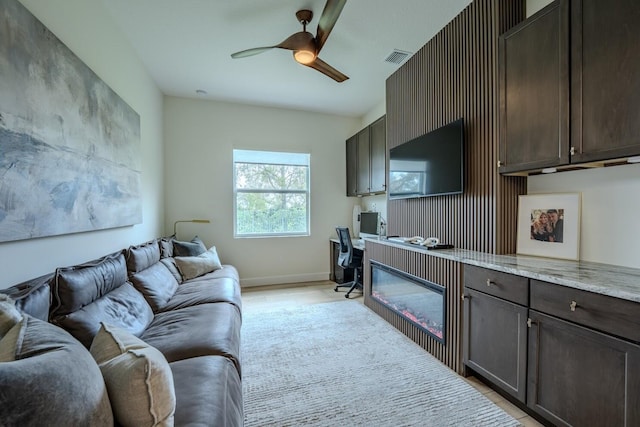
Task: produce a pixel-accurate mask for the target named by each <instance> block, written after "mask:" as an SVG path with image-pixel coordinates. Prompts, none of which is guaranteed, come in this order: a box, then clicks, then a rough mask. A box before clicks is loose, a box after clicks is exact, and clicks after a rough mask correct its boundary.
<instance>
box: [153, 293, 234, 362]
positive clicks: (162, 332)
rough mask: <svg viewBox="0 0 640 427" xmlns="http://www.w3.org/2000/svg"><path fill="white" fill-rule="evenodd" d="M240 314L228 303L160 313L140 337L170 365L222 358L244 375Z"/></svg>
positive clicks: (202, 305)
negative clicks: (185, 361)
mask: <svg viewBox="0 0 640 427" xmlns="http://www.w3.org/2000/svg"><path fill="white" fill-rule="evenodd" d="M240 325H241V319H240V313H239V312H238V309H237V308H236V307H235V306H233V305H231V304H227V303H224V302H219V303H215V304H201V305H196V306H192V307H186V308H181V309H179V310H174V311H168V312H166V313H158V314H156V316H155V318H154V319H153V322H151V324H150V325H149V327H148V328H147V329H146V330H145V331H144V333H143V334H142V335H141V336H140V339H142V340H143V341H144V342H146V343H148V344H149V345H152V346H153V347H155V348H157V349H158V350H160V351H161V352H162V354H163V355H164V357H166V358H167V360H168V361H169V362H174V361H176V360H182V359H188V358H190V357H198V356H215V355H222V356H225V357H228V358H229V359H231V360H232V361H233V362H234V364H235V365H236V368H237V369H238V372H240V363H239V360H240Z"/></svg>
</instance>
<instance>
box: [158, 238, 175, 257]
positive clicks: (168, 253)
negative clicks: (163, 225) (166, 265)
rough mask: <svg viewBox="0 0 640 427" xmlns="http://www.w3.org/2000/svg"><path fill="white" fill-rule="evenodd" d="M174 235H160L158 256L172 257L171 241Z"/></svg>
mask: <svg viewBox="0 0 640 427" xmlns="http://www.w3.org/2000/svg"><path fill="white" fill-rule="evenodd" d="M175 238H176V236H175V235H174V236H169V237H162V238H161V239H160V241H159V243H160V258H172V257H173V241H174V239H175Z"/></svg>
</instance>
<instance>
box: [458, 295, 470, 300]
mask: <svg viewBox="0 0 640 427" xmlns="http://www.w3.org/2000/svg"><path fill="white" fill-rule="evenodd" d="M460 298H462V301H464V300H465V299H467V298H471V297H470V296H469V295H465V294H462V296H461V297H460Z"/></svg>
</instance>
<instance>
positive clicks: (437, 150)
mask: <svg viewBox="0 0 640 427" xmlns="http://www.w3.org/2000/svg"><path fill="white" fill-rule="evenodd" d="M463 190H464V120H463V119H458V120H456V121H454V122H451V123H449V124H447V125H445V126H442V127H440V128H438V129H435V130H433V131H431V132H429V133H426V134H424V135H421V136H419V137H417V138H414V139H412V140H410V141H407V142H405V143H402V144H400V145H398V146H397V147H394V148H392V149H391V150H389V199H408V198H412V197H428V196H440V195H444V194H460V193H462V192H463Z"/></svg>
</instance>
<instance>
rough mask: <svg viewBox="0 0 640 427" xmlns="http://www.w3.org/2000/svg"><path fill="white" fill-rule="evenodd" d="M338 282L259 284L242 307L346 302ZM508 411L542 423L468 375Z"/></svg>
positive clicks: (357, 299)
mask: <svg viewBox="0 0 640 427" xmlns="http://www.w3.org/2000/svg"><path fill="white" fill-rule="evenodd" d="M335 285H336V284H335V283H333V282H330V281H324V282H310V283H303V284H295V285H273V286H256V287H248V288H243V289H242V306H243V311H245V312H254V313H255V312H260V311H271V310H274V309H278V308H287V307H297V306H300V305H305V304H321V303H325V302H332V301H344V300H345V298H344V294H345V292H346V291H347V289H346V288H341V289H340V291H339V292H334V290H333V288H334V287H335ZM361 295H362V294H361V293H358V292H353V293H352V294H351V299H350V300H351V301H353V302H354V304H357V303H360V304H363V303H364V298H363V297H362V296H361ZM464 380H465V381H467V382H468V383H469V384H471V385H472V386H474V387H475V388H476V389H478V390H479V391H480V392H481V393H482V394H484V395H485V396H486V397H487V398H489V399H490V400H491V401H492V402H494V403H495V404H496V405H498V406H500V407H501V408H502V409H504V410H505V412H507V413H509V414H510V415H511V416H512V417H514V418H516V419H517V420H518V421H520V423H522V425H524V426H525V427H533V426H542V424H540V423H538V422H537V421H536V420H535V419H533V418H531V417H530V416H528V415H527V414H526V413H525V412H524V411H522V410H521V409H520V408H518V407H516V406H515V405H513V404H511V402H509V401H508V400H506V399H505V398H504V397H502V396H501V395H500V394H498V393H497V392H495V391H493V390H492V389H490V388H489V387H488V386H487V385H485V384H484V383H482V382H480V381H479V380H478V379H476V378H474V377H469V378H464Z"/></svg>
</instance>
